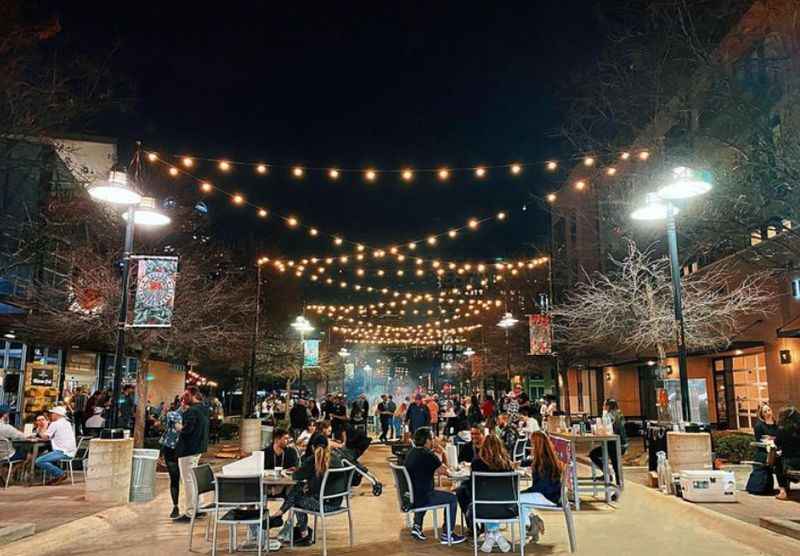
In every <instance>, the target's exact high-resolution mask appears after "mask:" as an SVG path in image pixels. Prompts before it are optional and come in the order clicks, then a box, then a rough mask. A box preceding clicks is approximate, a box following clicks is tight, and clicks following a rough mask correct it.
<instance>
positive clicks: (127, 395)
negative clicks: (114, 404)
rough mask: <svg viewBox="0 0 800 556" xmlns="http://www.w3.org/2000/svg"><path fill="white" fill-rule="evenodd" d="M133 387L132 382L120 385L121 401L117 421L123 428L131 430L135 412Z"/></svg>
mask: <svg viewBox="0 0 800 556" xmlns="http://www.w3.org/2000/svg"><path fill="white" fill-rule="evenodd" d="M134 391H135V388H134V387H133V384H126V385H125V386H123V387H122V401H121V402H120V404H119V423H118V426H119V427H120V428H123V429H129V430H133V416H134V415H135V414H136V399H135V397H134Z"/></svg>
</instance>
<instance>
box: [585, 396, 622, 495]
mask: <svg viewBox="0 0 800 556" xmlns="http://www.w3.org/2000/svg"><path fill="white" fill-rule="evenodd" d="M606 419H610V420H611V423H612V427H613V429H614V434H616V435H618V436H619V442H620V453H622V454H624V453H625V451H626V450H627V449H628V435H627V434H626V432H625V417H623V415H622V411H621V410H620V408H619V404H618V403H617V400H614V399H611V398H609V399H607V400H606V403H604V404H603V420H606ZM608 456H609V458H610V459H611V465H612V467H613V468H614V480H615V482H616V484H617V485H619V461H618V460H617V451H616V450H615V449H614V446H613V444H612V443H611V442H609V454H608ZM589 458H590V459H591V460H592V463H594V464H595V465H596V466H597V467H599V468H600V469H602V470H603V473H607V471H608V470H606V469H603V448H602V447H601V446H598V447H597V448H593V449H592V451H591V452H589Z"/></svg>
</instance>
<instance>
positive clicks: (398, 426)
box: [394, 398, 409, 440]
mask: <svg viewBox="0 0 800 556" xmlns="http://www.w3.org/2000/svg"><path fill="white" fill-rule="evenodd" d="M408 402H409V400H408V398H405V399H404V400H403V401H402V402H400V405H398V406H397V409H395V411H394V433H395V435H396V436H397V439H398V440H402V439H403V423H404V422H405V418H406V411H408V406H409V403H408Z"/></svg>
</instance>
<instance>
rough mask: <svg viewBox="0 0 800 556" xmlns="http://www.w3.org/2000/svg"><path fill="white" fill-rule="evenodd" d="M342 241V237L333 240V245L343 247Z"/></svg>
mask: <svg viewBox="0 0 800 556" xmlns="http://www.w3.org/2000/svg"><path fill="white" fill-rule="evenodd" d="M342 241H343V240H342V238H340V237H335V238H333V244H334V245H341V244H342Z"/></svg>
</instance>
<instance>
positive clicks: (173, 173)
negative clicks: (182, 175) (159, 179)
mask: <svg viewBox="0 0 800 556" xmlns="http://www.w3.org/2000/svg"><path fill="white" fill-rule="evenodd" d="M169 175H170V176H172V177H175V176H177V175H178V169H177V168H175V167H174V166H170V168H169Z"/></svg>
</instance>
